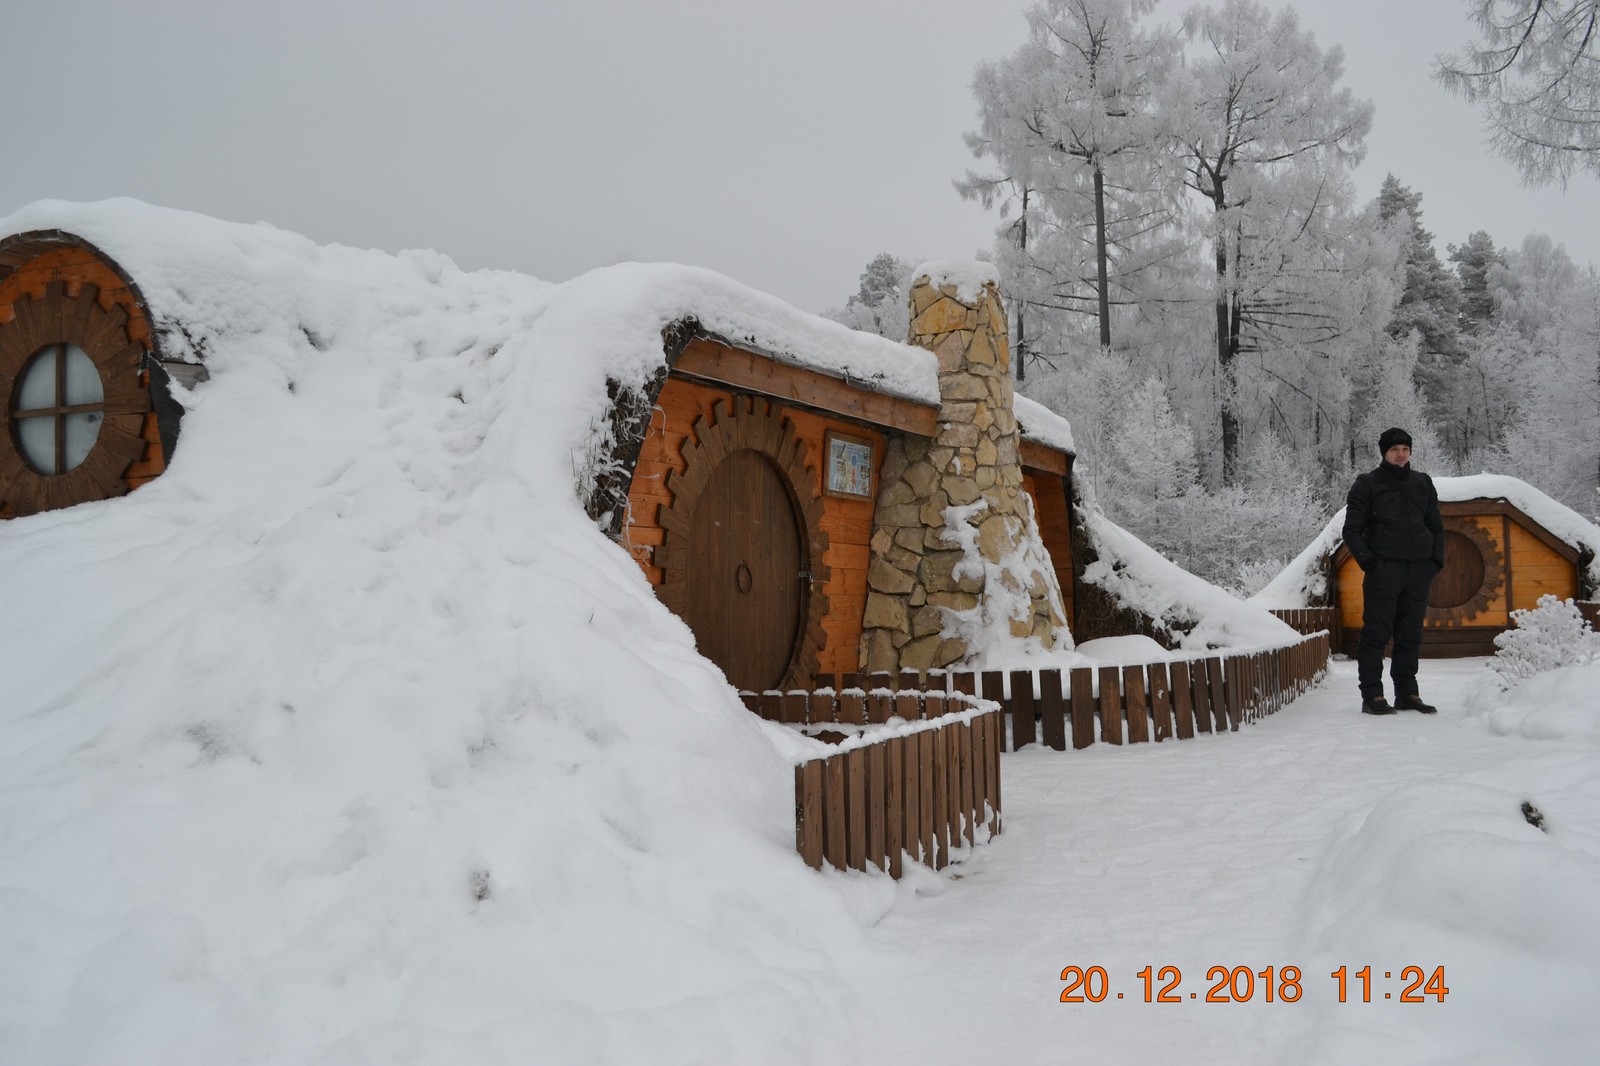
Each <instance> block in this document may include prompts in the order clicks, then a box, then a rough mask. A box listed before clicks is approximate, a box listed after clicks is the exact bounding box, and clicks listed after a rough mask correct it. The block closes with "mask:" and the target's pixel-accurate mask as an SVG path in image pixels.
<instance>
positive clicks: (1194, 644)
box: [1083, 512, 1300, 651]
mask: <svg viewBox="0 0 1600 1066" xmlns="http://www.w3.org/2000/svg"><path fill="white" fill-rule="evenodd" d="M1086 521H1087V526H1088V530H1089V536H1090V539H1091V541H1092V542H1093V544H1094V549H1095V553H1096V554H1097V555H1098V558H1097V559H1096V560H1095V561H1094V562H1093V563H1090V564H1089V566H1088V567H1086V568H1085V569H1084V572H1083V579H1084V580H1085V581H1087V582H1089V583H1090V584H1092V585H1097V586H1099V587H1100V588H1102V589H1104V590H1105V591H1106V592H1108V593H1110V594H1111V595H1112V596H1113V597H1115V598H1116V599H1117V601H1118V602H1119V603H1121V604H1122V605H1123V606H1125V607H1129V608H1131V609H1133V610H1136V611H1139V612H1140V613H1142V614H1144V615H1145V616H1147V617H1149V618H1151V619H1153V620H1154V621H1155V624H1156V625H1157V626H1159V627H1161V628H1162V629H1164V630H1166V631H1167V632H1168V633H1170V634H1171V635H1172V636H1173V637H1174V638H1176V640H1177V645H1178V647H1179V648H1181V649H1182V650H1184V651H1203V650H1205V649H1207V648H1233V649H1238V650H1241V651H1249V650H1253V649H1260V648H1276V647H1282V646H1283V645H1285V644H1292V643H1294V642H1295V641H1297V640H1299V639H1300V638H1299V636H1298V634H1296V633H1295V631H1294V630H1293V629H1292V628H1290V627H1289V626H1288V625H1286V624H1285V623H1284V622H1282V621H1280V620H1279V619H1278V618H1276V617H1274V616H1273V615H1272V614H1270V613H1269V612H1268V611H1266V610H1263V609H1262V608H1261V607H1260V606H1259V605H1257V604H1255V603H1246V602H1244V601H1243V600H1240V599H1238V598H1236V597H1234V596H1231V595H1229V594H1228V593H1227V592H1225V591H1223V590H1222V589H1220V588H1218V587H1217V586H1215V585H1213V584H1211V583H1210V582H1209V581H1206V580H1205V579H1204V578H1200V577H1196V576H1195V575H1194V574H1191V573H1189V571H1187V570H1185V569H1183V568H1182V567H1181V566H1179V565H1178V564H1176V563H1174V562H1172V560H1170V559H1168V558H1166V557H1165V556H1163V555H1162V554H1161V553H1160V552H1158V551H1156V550H1155V549H1154V548H1152V547H1150V546H1149V545H1148V544H1146V543H1144V542H1143V541H1141V540H1140V539H1139V538H1137V537H1135V536H1134V535H1133V534H1132V533H1129V532H1128V531H1127V530H1125V529H1123V528H1122V527H1121V526H1119V525H1117V524H1116V523H1115V522H1112V521H1111V520H1110V519H1108V518H1106V517H1105V516H1104V515H1102V514H1099V513H1094V512H1091V513H1089V514H1088V516H1087V520H1086Z"/></svg>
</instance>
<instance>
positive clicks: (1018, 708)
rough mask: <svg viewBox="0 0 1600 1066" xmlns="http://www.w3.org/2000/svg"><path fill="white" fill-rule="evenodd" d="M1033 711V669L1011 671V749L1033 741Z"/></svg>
mask: <svg viewBox="0 0 1600 1066" xmlns="http://www.w3.org/2000/svg"><path fill="white" fill-rule="evenodd" d="M1058 683H1059V682H1058ZM988 687H989V686H988V685H987V684H986V685H984V690H985V693H986V694H987V691H988ZM1033 713H1034V712H1033V671H1032V670H1013V671H1011V750H1012V751H1016V750H1017V749H1019V748H1021V747H1022V746H1023V745H1025V744H1032V743H1033V742H1034V729H1033ZM1064 746H1065V745H1063V747H1064Z"/></svg>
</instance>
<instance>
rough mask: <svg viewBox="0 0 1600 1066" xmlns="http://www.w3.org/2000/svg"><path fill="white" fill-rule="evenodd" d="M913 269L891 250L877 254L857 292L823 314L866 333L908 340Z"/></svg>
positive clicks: (862, 273) (864, 272)
mask: <svg viewBox="0 0 1600 1066" xmlns="http://www.w3.org/2000/svg"><path fill="white" fill-rule="evenodd" d="M913 269H914V268H913V266H912V264H910V263H908V262H906V261H905V260H904V259H898V258H896V257H895V256H893V255H890V254H889V253H888V252H882V253H880V254H878V255H876V256H874V257H873V258H872V261H871V262H869V263H868V264H867V267H866V269H865V270H863V271H862V272H861V282H860V286H859V287H858V288H857V289H856V294H855V295H854V296H852V297H850V299H849V300H848V301H846V302H845V305H844V306H843V307H834V308H829V309H828V310H826V311H823V312H822V317H824V318H831V319H833V320H834V321H835V322H842V323H844V324H845V325H847V326H849V327H850V328H851V329H858V330H861V331H862V332H863V333H876V334H877V335H878V336H880V337H888V338H889V339H890V340H897V341H904V340H905V339H906V334H907V331H908V329H909V326H910V308H909V307H908V305H907V299H908V294H909V293H910V290H911V271H912V270H913Z"/></svg>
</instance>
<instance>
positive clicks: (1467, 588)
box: [1428, 529, 1483, 607]
mask: <svg viewBox="0 0 1600 1066" xmlns="http://www.w3.org/2000/svg"><path fill="white" fill-rule="evenodd" d="M1482 587H1483V553H1482V552H1481V551H1479V550H1478V546H1477V545H1476V544H1474V543H1473V542H1472V540H1471V539H1470V538H1468V537H1467V536H1466V535H1465V534H1462V533H1457V532H1456V531H1455V530H1453V529H1449V530H1446V531H1445V534H1444V569H1443V570H1441V571H1439V575H1438V576H1437V577H1435V578H1434V579H1433V586H1432V587H1431V588H1430V589H1429V590H1428V606H1429V607H1459V606H1461V605H1462V604H1463V603H1466V602H1467V601H1468V600H1470V599H1472V597H1474V596H1476V595H1477V594H1478V590H1479V589H1481V588H1482Z"/></svg>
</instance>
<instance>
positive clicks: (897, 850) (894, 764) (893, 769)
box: [883, 737, 906, 880]
mask: <svg viewBox="0 0 1600 1066" xmlns="http://www.w3.org/2000/svg"><path fill="white" fill-rule="evenodd" d="M905 748H906V738H905V737H893V738H891V739H890V740H889V742H888V743H886V744H885V745H884V749H885V751H884V761H885V762H886V764H887V765H886V766H885V767H884V786H885V787H886V788H887V789H888V791H889V809H888V810H887V811H885V812H884V814H885V824H884V827H883V837H884V839H883V843H884V847H886V848H887V849H888V851H889V876H890V877H893V878H894V879H896V880H899V878H900V875H901V874H902V873H903V872H904V866H905V859H904V856H903V852H904V850H905V846H906V823H905V818H906V752H905Z"/></svg>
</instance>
